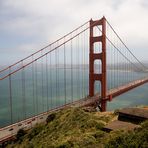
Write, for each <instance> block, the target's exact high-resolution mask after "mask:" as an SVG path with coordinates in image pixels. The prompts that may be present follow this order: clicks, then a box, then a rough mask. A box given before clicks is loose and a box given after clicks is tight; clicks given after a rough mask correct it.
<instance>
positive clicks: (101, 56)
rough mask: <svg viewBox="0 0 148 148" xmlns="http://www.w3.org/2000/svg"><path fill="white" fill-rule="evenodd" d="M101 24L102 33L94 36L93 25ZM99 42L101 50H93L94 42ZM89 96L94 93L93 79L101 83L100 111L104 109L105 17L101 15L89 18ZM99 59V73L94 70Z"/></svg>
mask: <svg viewBox="0 0 148 148" xmlns="http://www.w3.org/2000/svg"><path fill="white" fill-rule="evenodd" d="M97 26H102V35H101V36H94V31H93V30H94V27H97ZM96 42H98V43H99V42H100V43H101V44H102V52H100V53H95V52H94V43H96ZM89 49H90V51H89V96H90V97H93V96H94V93H95V81H100V83H101V102H100V104H98V105H100V108H101V111H106V106H107V99H106V19H105V17H103V18H102V19H100V20H97V21H93V20H90V39H89ZM95 60H100V61H101V73H95V72H94V61H95Z"/></svg>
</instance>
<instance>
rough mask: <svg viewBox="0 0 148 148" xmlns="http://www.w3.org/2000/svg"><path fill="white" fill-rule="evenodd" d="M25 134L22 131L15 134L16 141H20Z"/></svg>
mask: <svg viewBox="0 0 148 148" xmlns="http://www.w3.org/2000/svg"><path fill="white" fill-rule="evenodd" d="M25 134H26V131H24V130H23V129H20V130H19V131H18V132H17V135H16V139H17V140H18V141H22V139H23V137H24V135H25Z"/></svg>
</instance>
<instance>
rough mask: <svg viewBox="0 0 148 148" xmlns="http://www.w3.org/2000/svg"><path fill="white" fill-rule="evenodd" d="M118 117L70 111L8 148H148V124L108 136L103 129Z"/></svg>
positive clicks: (53, 116) (58, 114)
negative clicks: (134, 129)
mask: <svg viewBox="0 0 148 148" xmlns="http://www.w3.org/2000/svg"><path fill="white" fill-rule="evenodd" d="M116 118H117V115H116V114H115V113H112V112H106V113H99V112H88V110H85V109H81V108H68V109H64V110H61V111H58V112H54V113H52V114H51V115H50V118H48V123H42V124H39V125H37V126H36V127H34V128H33V129H32V130H29V131H27V132H24V131H23V130H21V131H19V133H18V135H17V136H16V137H17V139H16V141H15V142H13V143H11V144H9V145H8V146H7V147H8V148H14V147H15V148H71V147H75V148H79V147H80V148H83V147H84V148H98V147H99V148H100V147H121V148H122V147H123V148H125V147H148V122H145V123H143V124H142V128H141V129H137V130H136V131H132V132H125V131H116V132H110V133H106V132H104V131H103V130H102V128H103V127H104V126H105V125H106V124H107V123H108V122H110V121H112V120H115V119H116Z"/></svg>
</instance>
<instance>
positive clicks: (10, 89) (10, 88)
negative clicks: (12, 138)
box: [9, 67, 13, 124]
mask: <svg viewBox="0 0 148 148" xmlns="http://www.w3.org/2000/svg"><path fill="white" fill-rule="evenodd" d="M10 73H11V67H9V95H10V98H9V99H10V100H9V103H10V123H11V124H12V123H13V118H12V82H11V81H12V80H11V74H10Z"/></svg>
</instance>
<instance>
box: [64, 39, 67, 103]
mask: <svg viewBox="0 0 148 148" xmlns="http://www.w3.org/2000/svg"><path fill="white" fill-rule="evenodd" d="M64 96H65V104H66V99H67V98H66V49H65V38H64Z"/></svg>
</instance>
